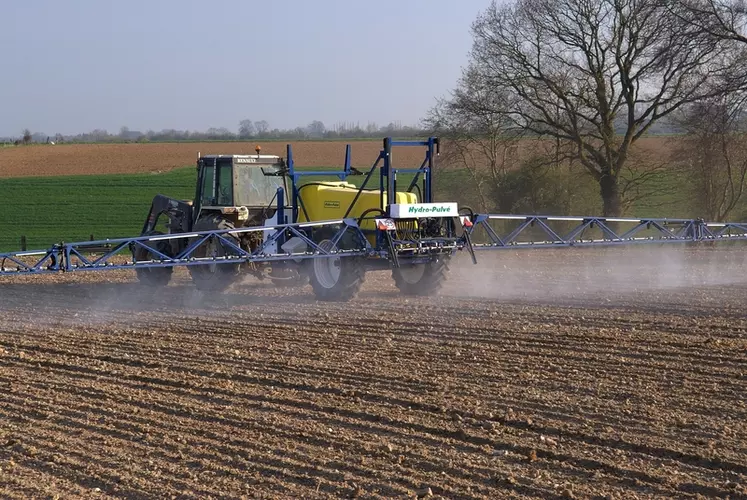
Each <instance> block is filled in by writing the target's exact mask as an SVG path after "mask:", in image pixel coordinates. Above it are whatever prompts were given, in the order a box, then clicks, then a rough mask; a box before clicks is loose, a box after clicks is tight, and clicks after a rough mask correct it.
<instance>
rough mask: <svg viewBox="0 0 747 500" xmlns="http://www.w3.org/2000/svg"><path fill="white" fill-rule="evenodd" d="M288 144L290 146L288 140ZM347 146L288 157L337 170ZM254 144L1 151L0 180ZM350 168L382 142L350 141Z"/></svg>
mask: <svg viewBox="0 0 747 500" xmlns="http://www.w3.org/2000/svg"><path fill="white" fill-rule="evenodd" d="M291 142H292V141H291ZM259 144H261V147H262V154H274V155H279V156H282V157H285V153H286V150H285V148H286V143H285V142H260V143H259ZM346 144H347V143H346V142H342V141H341V142H333V141H320V142H313V141H308V142H307V141H300V142H293V156H294V158H295V161H296V164H297V165H299V166H302V167H340V168H342V165H343V164H344V161H345V145H346ZM256 145H257V143H255V142H206V143H189V142H187V143H153V144H60V145H55V146H51V145H35V146H24V147H13V148H2V149H0V177H25V176H50V175H77V174H132V173H140V172H158V171H166V170H170V169H173V168H178V167H184V166H185V165H194V163H195V161H196V160H197V154H198V153H200V154H202V155H208V154H255V152H254V148H255V146H256ZM350 145H351V147H352V159H353V165H354V166H356V167H366V166H368V167H370V166H371V165H373V162H374V161H376V157H377V156H378V154H379V151H380V150H381V147H382V143H381V141H352V142H350ZM423 155H424V153H423V149H421V148H402V149H397V161H398V164H399V165H400V166H402V167H403V168H404V167H419V166H420V162H422V161H423Z"/></svg>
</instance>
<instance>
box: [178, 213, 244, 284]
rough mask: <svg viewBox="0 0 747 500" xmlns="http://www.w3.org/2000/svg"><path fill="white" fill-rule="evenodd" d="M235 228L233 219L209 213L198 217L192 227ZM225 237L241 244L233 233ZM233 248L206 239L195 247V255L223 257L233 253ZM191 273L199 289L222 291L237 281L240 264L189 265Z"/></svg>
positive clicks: (199, 228)
mask: <svg viewBox="0 0 747 500" xmlns="http://www.w3.org/2000/svg"><path fill="white" fill-rule="evenodd" d="M233 228H234V225H233V223H232V222H231V221H229V220H227V219H225V218H223V217H221V216H219V215H208V216H205V217H200V218H199V219H197V221H195V224H194V227H193V228H192V229H193V230H194V231H195V232H197V231H220V230H226V229H233ZM224 238H226V239H228V238H231V239H232V240H233V241H234V243H235V244H236V245H239V240H238V239H236V238H235V237H233V236H231V235H224ZM231 250H232V249H231V248H230V247H227V246H226V245H223V244H221V242H220V241H219V240H217V239H212V240H208V241H206V242H205V243H203V244H202V245H200V246H199V247H198V248H197V249H195V253H194V256H195V257H209V256H213V257H221V256H224V255H231V253H232V251H231ZM189 274H190V275H191V276H192V281H193V282H194V284H195V286H196V287H197V289H198V290H201V291H205V292H217V293H220V292H223V291H225V290H226V289H227V288H228V287H230V286H231V285H232V284H233V283H234V282H235V281H236V279H237V277H238V275H239V264H219V263H215V264H200V265H196V266H189Z"/></svg>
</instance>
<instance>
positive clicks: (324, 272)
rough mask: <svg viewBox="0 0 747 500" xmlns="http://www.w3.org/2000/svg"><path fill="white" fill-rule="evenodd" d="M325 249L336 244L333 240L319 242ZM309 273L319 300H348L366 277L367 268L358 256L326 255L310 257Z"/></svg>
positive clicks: (356, 292)
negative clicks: (323, 256)
mask: <svg viewBox="0 0 747 500" xmlns="http://www.w3.org/2000/svg"><path fill="white" fill-rule="evenodd" d="M319 246H321V247H322V248H323V249H325V250H331V249H332V248H334V245H333V243H332V241H331V240H328V239H324V240H322V241H320V242H319ZM308 274H309V282H310V283H311V287H312V288H313V289H314V295H315V296H316V298H317V299H318V300H325V301H338V302H347V301H349V300H350V299H353V298H354V297H355V296H356V295H358V292H359V291H360V289H361V286H362V285H363V282H364V281H365V279H366V268H365V267H364V266H363V263H362V262H361V259H359V258H357V257H342V258H340V257H325V258H316V259H309V262H308Z"/></svg>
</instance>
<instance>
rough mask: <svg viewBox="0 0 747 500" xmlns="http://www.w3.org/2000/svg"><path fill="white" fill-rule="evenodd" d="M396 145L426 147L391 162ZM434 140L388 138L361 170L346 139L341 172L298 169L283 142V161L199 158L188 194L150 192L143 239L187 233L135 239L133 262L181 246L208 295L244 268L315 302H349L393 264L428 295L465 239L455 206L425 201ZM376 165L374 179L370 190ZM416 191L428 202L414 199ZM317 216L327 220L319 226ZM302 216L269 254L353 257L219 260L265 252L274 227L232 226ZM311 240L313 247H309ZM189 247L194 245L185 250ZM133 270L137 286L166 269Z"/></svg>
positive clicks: (399, 282)
mask: <svg viewBox="0 0 747 500" xmlns="http://www.w3.org/2000/svg"><path fill="white" fill-rule="evenodd" d="M394 145H419V146H423V145H425V146H426V147H427V154H426V159H425V161H424V162H423V164H422V165H421V166H420V167H419V168H416V169H408V170H403V169H395V168H394V167H393V166H392V162H391V158H392V147H393V146H394ZM438 147H439V146H438V139H430V140H429V141H425V142H417V143H415V142H413V143H408V142H395V141H392V140H391V139H385V141H384V149H382V151H381V153H380V156H379V158H378V159H377V161H376V163H374V165H373V166H372V167H371V169H370V170H369V171H368V172H367V173H364V172H361V171H359V170H357V169H355V168H353V167H352V166H351V148H350V146H347V150H346V155H345V166H344V168H343V170H342V171H339V170H338V171H324V172H309V171H305V170H298V169H296V168H295V167H294V164H293V153H292V149H291V146H290V145H289V146H288V147H287V157H286V158H282V157H280V156H274V155H263V154H260V151H261V149H260V147H257V148H256V153H257V154H255V155H236V154H234V155H208V156H202V157H199V158H198V160H197V185H196V191H195V197H194V200H192V201H183V200H177V199H173V198H169V197H167V196H164V195H157V196H156V197H155V198H154V199H153V202H152V204H151V209H150V212H149V214H148V217H147V219H146V222H145V224H144V226H143V229H142V232H141V236H160V235H176V234H182V235H187V234H190V233H194V236H193V237H190V238H168V237H164V238H162V239H161V238H156V239H153V240H150V241H149V242H148V244H147V245H139V246H137V247H135V246H133V247H131V251H132V254H133V261H134V262H154V261H157V260H158V254H159V253H160V254H162V255H166V256H170V257H173V256H178V255H180V254H183V253H185V252H187V253H189V255H190V256H191V257H192V258H193V259H194V261H195V262H200V264H201V265H188V269H189V272H190V275H191V277H192V280H193V282H194V284H195V286H196V287H197V288H198V289H199V290H202V291H206V292H220V291H223V290H225V289H227V288H228V287H229V286H230V285H231V284H232V283H234V282H235V281H236V278H237V277H238V276H240V275H241V274H243V273H248V274H250V275H253V276H255V277H257V278H259V279H270V280H272V282H273V283H275V284H276V285H280V286H282V285H291V286H300V285H305V284H307V283H310V284H311V286H312V287H313V289H314V292H315V295H316V296H317V298H319V299H322V300H349V299H351V298H352V297H354V296H355V295H356V293H357V292H358V290H359V288H360V286H361V284H362V283H363V281H364V279H365V273H366V271H368V270H373V269H391V270H392V275H393V279H394V282H395V284H396V286H397V287H398V288H399V289H400V290H401V291H402V292H403V293H405V294H409V295H429V294H432V293H435V292H436V291H437V290H438V289H439V288H440V286H441V285H442V283H443V281H444V279H445V275H446V272H447V270H448V261H449V258H450V256H451V255H452V254H453V253H454V251H455V250H456V248H457V247H458V246H460V242H461V241H463V240H464V238H465V235H464V234H462V235H461V236H458V235H457V234H456V233H457V227H460V224H459V223H458V210H457V207H456V204H454V203H442V204H434V203H431V192H432V187H431V182H432V178H431V169H432V167H433V165H434V160H435V156H436V154H437V150H438ZM377 170H378V171H379V178H380V182H379V183H378V184H379V186H378V187H376V188H368V189H367V185H368V184H369V181H370V180H371V179H372V177H373V174H374V173H375V172H376V171H377ZM398 173H400V174H408V175H409V176H410V177H411V182H410V183H409V184H408V186H407V187H406V188H405V189H403V190H397V179H396V178H397V174H398ZM314 176H325V177H329V176H335V177H337V178H338V179H339V180H338V181H335V182H330V181H313V182H312V181H308V182H302V179H303V178H304V177H306V178H308V177H314ZM352 176H360V177H359V178H363V177H365V178H364V179H363V182H362V185H361V186H356V184H353V183H350V182H347V179H348V177H352ZM419 195H420V197H421V198H425V200H419V199H418V198H419ZM388 200H393V201H394V203H391V204H390V203H389V202H388ZM423 201H424V203H423ZM164 218H165V220H164ZM324 221H332V222H331V223H328V224H322V225H317V224H316V223H321V222H324ZM334 221H337V222H336V223H334ZM164 223H165V224H164ZM304 223H305V224H306V227H305V228H304V229H303V233H298V232H296V233H295V235H294V233H292V232H291V231H290V230H288V232H287V234H284V235H282V236H283V237H281V238H274V240H273V242H272V246H271V250H270V252H271V253H272V254H277V255H280V256H282V255H298V253H299V252H302V253H304V252H305V253H308V254H313V253H314V252H316V254H319V253H326V252H330V251H340V252H352V253H355V254H356V255H355V256H353V257H350V256H342V255H341V256H339V257H334V258H324V259H298V258H295V259H294V258H286V259H282V258H278V259H275V260H271V261H261V262H257V261H253V260H250V259H246V260H245V261H242V262H232V263H225V262H221V261H222V260H226V258H230V257H231V256H232V255H238V254H244V252H246V253H249V254H254V253H256V252H258V251H261V252H263V253H264V254H267V252H268V249H267V248H266V244H267V241H268V237H269V236H270V235H271V234H272V232H273V231H272V230H267V231H232V230H237V229H238V230H240V229H242V228H256V227H268V228H273V227H277V226H281V225H283V224H297V225H298V226H304ZM346 228H347V230H345V229H346ZM209 231H225V232H224V233H221V234H222V235H223V236H224V238H218V237H210V238H208V239H207V240H204V239H201V238H200V236H201V235H202V234H204V232H209ZM310 243H313V246H318V247H317V248H311V249H310V248H309V247H310ZM190 245H197V247H196V248H193V249H190ZM238 249H241V250H242V251H243V252H242V251H239V250H238ZM152 250H155V251H156V252H153V251H152ZM205 259H207V260H208V262H207V263H205ZM211 259H212V260H211ZM136 272H137V275H138V278H139V280H140V282H142V283H144V284H147V285H150V286H165V285H167V284H168V283H169V281H170V278H171V274H172V272H173V266H164V267H157V266H154V267H137V268H136Z"/></svg>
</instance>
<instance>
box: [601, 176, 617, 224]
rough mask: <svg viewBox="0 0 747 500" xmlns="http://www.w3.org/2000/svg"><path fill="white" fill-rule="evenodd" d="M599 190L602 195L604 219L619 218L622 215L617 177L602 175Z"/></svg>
mask: <svg viewBox="0 0 747 500" xmlns="http://www.w3.org/2000/svg"><path fill="white" fill-rule="evenodd" d="M599 189H600V192H601V195H602V205H603V206H602V215H603V216H604V217H620V216H621V215H622V199H621V198H620V189H619V186H618V184H617V177H616V176H613V175H610V174H602V177H601V178H600V179H599Z"/></svg>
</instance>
